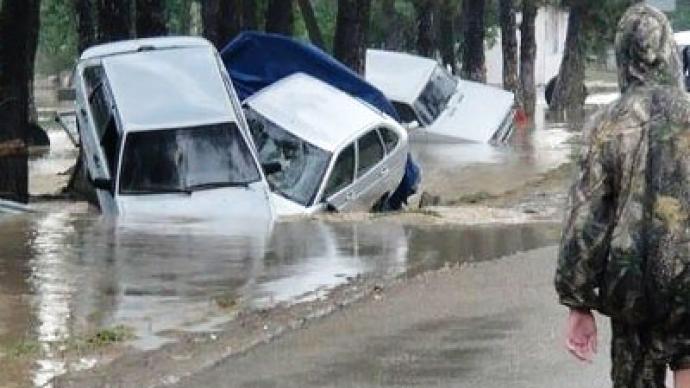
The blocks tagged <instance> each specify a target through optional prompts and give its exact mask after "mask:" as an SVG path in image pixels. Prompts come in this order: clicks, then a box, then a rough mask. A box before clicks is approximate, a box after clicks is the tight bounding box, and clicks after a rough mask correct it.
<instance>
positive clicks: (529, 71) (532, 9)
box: [519, 0, 537, 118]
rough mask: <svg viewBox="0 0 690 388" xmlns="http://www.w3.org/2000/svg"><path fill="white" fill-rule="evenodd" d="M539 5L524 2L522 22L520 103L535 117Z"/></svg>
mask: <svg viewBox="0 0 690 388" xmlns="http://www.w3.org/2000/svg"><path fill="white" fill-rule="evenodd" d="M536 19H537V6H536V4H535V3H534V0H523V2H522V24H520V93H519V94H520V103H521V104H522V108H523V109H524V111H525V114H526V115H527V116H528V117H530V118H533V117H534V109H535V104H536V98H537V92H536V82H535V75H534V63H535V61H536V58H537V41H536V36H535V25H534V24H535V21H536Z"/></svg>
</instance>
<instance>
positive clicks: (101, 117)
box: [84, 66, 112, 138]
mask: <svg viewBox="0 0 690 388" xmlns="http://www.w3.org/2000/svg"><path fill="white" fill-rule="evenodd" d="M84 81H85V83H86V93H87V97H88V102H89V109H90V110H91V116H92V117H93V121H94V125H95V126H96V128H95V129H96V134H97V135H98V137H99V138H102V137H103V136H104V134H105V131H106V129H107V126H108V122H109V121H110V118H111V116H112V110H111V106H110V105H111V104H110V101H109V99H108V96H107V94H106V91H105V74H104V72H103V68H102V67H100V66H92V67H88V68H86V69H84Z"/></svg>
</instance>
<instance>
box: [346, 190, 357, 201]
mask: <svg viewBox="0 0 690 388" xmlns="http://www.w3.org/2000/svg"><path fill="white" fill-rule="evenodd" d="M345 197H346V198H347V200H348V201H352V200H353V199H355V198H357V194H355V192H354V191H350V192H348V193H347V195H345Z"/></svg>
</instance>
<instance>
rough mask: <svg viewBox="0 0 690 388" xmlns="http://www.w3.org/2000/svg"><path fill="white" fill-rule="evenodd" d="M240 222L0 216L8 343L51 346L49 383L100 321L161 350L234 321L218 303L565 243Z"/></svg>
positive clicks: (520, 236) (387, 227) (540, 235)
mask: <svg viewBox="0 0 690 388" xmlns="http://www.w3.org/2000/svg"><path fill="white" fill-rule="evenodd" d="M236 225H240V226H242V227H241V228H240V227H235V228H233V227H231V226H229V225H226V226H225V227H223V226H221V225H204V224H195V223H186V222H179V223H172V224H170V223H169V224H163V225H156V224H155V223H152V222H150V223H134V224H133V223H122V222H116V223H113V222H108V221H106V220H104V219H101V218H98V217H95V216H92V215H88V214H84V215H79V214H67V213H51V214H44V215H31V216H18V217H14V218H12V219H10V220H6V221H4V222H2V223H0V227H1V228H2V233H0V246H2V247H3V250H2V253H1V254H0V312H2V314H1V315H0V346H2V345H8V344H9V343H11V341H10V340H13V339H16V338H22V337H25V338H30V339H35V340H38V341H39V342H40V343H42V344H44V349H43V350H44V352H43V353H42V354H43V355H44V357H42V359H41V360H39V362H38V363H37V364H36V365H35V366H34V369H33V374H32V380H33V383H34V384H35V385H42V384H43V383H45V382H46V381H48V380H49V379H50V378H51V377H52V376H54V375H56V374H60V373H63V372H64V370H65V368H66V367H67V366H66V365H64V364H63V362H62V360H61V359H60V357H59V354H56V353H54V352H56V349H55V347H54V346H49V345H50V344H54V343H56V342H59V341H64V340H66V339H69V338H71V337H79V336H83V335H84V334H85V333H89V332H93V330H95V329H97V328H102V327H112V326H115V325H121V324H122V325H127V326H129V327H131V328H133V329H134V331H135V334H136V335H137V337H138V340H137V341H136V342H135V345H136V346H140V347H142V348H150V347H155V346H158V345H160V344H161V343H163V342H165V341H168V340H170V339H171V336H172V335H174V333H175V332H176V331H180V330H196V329H199V328H200V327H208V325H209V322H211V323H218V322H222V321H223V320H226V319H229V317H230V316H231V314H229V313H228V311H227V310H224V309H223V308H221V307H220V306H218V305H217V304H216V303H215V302H214V301H215V300H217V299H219V298H225V299H227V298H232V299H233V300H236V301H237V303H238V304H239V305H240V306H243V307H249V308H256V307H267V306H270V305H271V304H274V303H278V302H282V301H295V300H301V299H307V298H313V297H317V296H319V295H321V294H322V292H323V291H324V290H327V289H329V288H331V287H333V286H335V285H338V284H342V283H343V282H346V281H347V278H348V277H354V276H357V275H359V274H375V275H376V276H395V275H399V274H402V273H405V272H411V273H414V272H417V271H421V270H423V269H429V268H437V267H439V266H441V265H443V263H445V262H458V261H467V260H481V259H487V258H493V257H498V256H501V255H503V254H507V253H511V252H513V251H516V250H522V249H529V248H534V247H536V246H541V245H545V244H549V243H552V242H553V241H555V239H556V238H557V236H556V235H555V233H554V230H555V229H554V228H553V227H552V226H550V225H531V226H528V225H524V226H509V227H505V228H501V227H499V228H461V227H457V226H427V227H421V226H413V225H403V224H401V223H399V222H395V221H390V220H380V221H370V222H364V223H346V222H334V223H329V222H324V221H299V222H284V223H279V224H276V225H275V226H273V225H249V224H247V223H242V222H237V223H236ZM233 229H234V230H233ZM0 349H1V348H0ZM0 351H1V350H0Z"/></svg>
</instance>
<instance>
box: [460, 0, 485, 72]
mask: <svg viewBox="0 0 690 388" xmlns="http://www.w3.org/2000/svg"><path fill="white" fill-rule="evenodd" d="M463 5H464V11H463V22H464V23H463V24H464V27H465V42H464V44H463V50H462V74H463V77H464V78H466V79H468V80H471V81H477V82H486V66H485V63H484V62H485V59H484V6H485V0H464V3H463Z"/></svg>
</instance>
